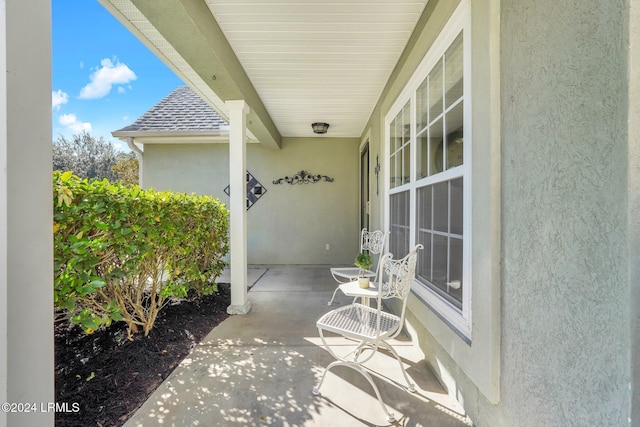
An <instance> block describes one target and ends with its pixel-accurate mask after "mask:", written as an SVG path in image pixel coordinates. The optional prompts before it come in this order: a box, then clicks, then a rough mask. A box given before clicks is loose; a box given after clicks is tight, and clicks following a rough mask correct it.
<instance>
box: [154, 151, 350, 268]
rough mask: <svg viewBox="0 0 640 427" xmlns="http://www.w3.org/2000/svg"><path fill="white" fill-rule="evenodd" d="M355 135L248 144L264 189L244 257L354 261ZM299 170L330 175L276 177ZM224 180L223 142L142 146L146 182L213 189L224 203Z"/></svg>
mask: <svg viewBox="0 0 640 427" xmlns="http://www.w3.org/2000/svg"><path fill="white" fill-rule="evenodd" d="M359 142H360V141H359V140H357V139H339V138H284V139H283V141H282V148H281V149H280V150H270V149H265V148H263V147H262V146H260V145H257V144H248V146H247V169H248V170H249V172H251V174H253V175H254V176H255V177H256V178H257V179H258V181H260V183H262V184H263V185H264V187H265V188H266V189H267V192H266V194H265V195H264V196H262V197H261V198H260V199H259V200H258V201H257V202H256V203H255V204H254V205H253V206H252V207H251V208H250V209H249V210H248V212H247V230H248V232H247V245H248V248H247V255H248V262H249V264H350V263H352V262H353V259H354V258H355V255H356V254H357V251H358V239H359V224H358V221H359V216H358V215H359V214H358V212H359V200H358V185H359V184H358V176H359V175H358V159H359V157H358V146H359ZM301 170H305V171H307V172H309V173H312V174H321V175H326V176H329V177H331V178H334V182H331V183H329V182H324V181H321V182H318V183H312V184H302V185H289V184H280V185H275V184H273V181H274V180H276V179H278V178H282V177H284V176H292V175H294V174H295V173H297V172H299V171H301ZM228 183H229V146H228V145H227V144H180V145H178V144H146V145H145V147H144V185H145V187H153V188H155V189H157V190H173V191H179V192H187V193H191V192H195V193H198V194H210V195H213V196H215V197H218V198H220V199H221V200H222V201H223V202H225V203H228V202H229V198H228V196H227V195H226V194H225V193H224V191H223V190H224V188H225V187H226V186H227V185H228ZM232 215H233V213H232ZM327 244H329V246H330V249H329V250H326V245H327Z"/></svg>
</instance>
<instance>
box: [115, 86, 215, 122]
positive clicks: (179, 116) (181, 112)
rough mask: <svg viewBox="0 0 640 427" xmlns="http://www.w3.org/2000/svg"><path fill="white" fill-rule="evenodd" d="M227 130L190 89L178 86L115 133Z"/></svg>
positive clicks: (207, 105)
mask: <svg viewBox="0 0 640 427" xmlns="http://www.w3.org/2000/svg"><path fill="white" fill-rule="evenodd" d="M227 126H228V124H227V122H225V121H224V120H223V119H222V118H221V117H220V116H219V115H218V113H216V112H215V111H213V109H211V107H210V106H209V104H207V103H206V102H204V101H203V100H202V98H200V96H198V94H196V93H195V92H194V91H193V90H192V89H191V88H190V87H188V86H179V87H177V88H176V89H175V90H174V91H173V92H171V93H170V94H169V95H167V96H166V97H165V98H163V99H162V100H161V101H160V102H158V103H157V104H156V105H154V106H153V107H151V109H149V110H148V111H147V112H146V113H144V114H143V115H142V116H140V117H139V118H138V119H137V120H136V121H135V122H133V123H132V124H131V125H129V126H126V127H124V128H122V129H119V130H117V131H115V132H116V133H117V132H170V131H175V132H181V131H182V132H185V131H186V132H194V131H195V132H198V131H200V132H211V131H220V130H226V129H227Z"/></svg>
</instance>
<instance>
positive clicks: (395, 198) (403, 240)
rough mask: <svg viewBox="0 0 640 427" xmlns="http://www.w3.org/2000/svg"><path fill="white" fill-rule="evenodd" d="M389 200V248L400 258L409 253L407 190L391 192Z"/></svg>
mask: <svg viewBox="0 0 640 427" xmlns="http://www.w3.org/2000/svg"><path fill="white" fill-rule="evenodd" d="M389 201H390V205H391V216H390V218H389V219H390V223H391V230H390V231H391V235H390V236H389V250H390V252H391V253H393V255H394V256H395V257H396V258H400V257H403V256H405V255H406V254H407V253H409V192H408V191H403V192H402V193H397V194H392V195H391V196H390V197H389Z"/></svg>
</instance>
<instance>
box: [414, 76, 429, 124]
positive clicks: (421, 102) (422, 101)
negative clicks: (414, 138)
mask: <svg viewBox="0 0 640 427" xmlns="http://www.w3.org/2000/svg"><path fill="white" fill-rule="evenodd" d="M416 108H417V111H416V120H417V123H416V132H418V133H420V131H422V130H423V129H424V128H425V127H426V126H427V123H429V117H427V112H428V111H429V80H428V79H425V80H424V82H422V84H421V85H420V87H419V88H418V90H417V91H416Z"/></svg>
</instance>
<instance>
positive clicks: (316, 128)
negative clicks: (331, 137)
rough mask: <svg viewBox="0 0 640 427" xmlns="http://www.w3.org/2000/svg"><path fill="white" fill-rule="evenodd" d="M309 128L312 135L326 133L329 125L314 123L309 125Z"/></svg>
mask: <svg viewBox="0 0 640 427" xmlns="http://www.w3.org/2000/svg"><path fill="white" fill-rule="evenodd" d="M311 128H312V129H313V133H319V134H323V133H327V129H329V123H321V122H316V123H312V124H311Z"/></svg>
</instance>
